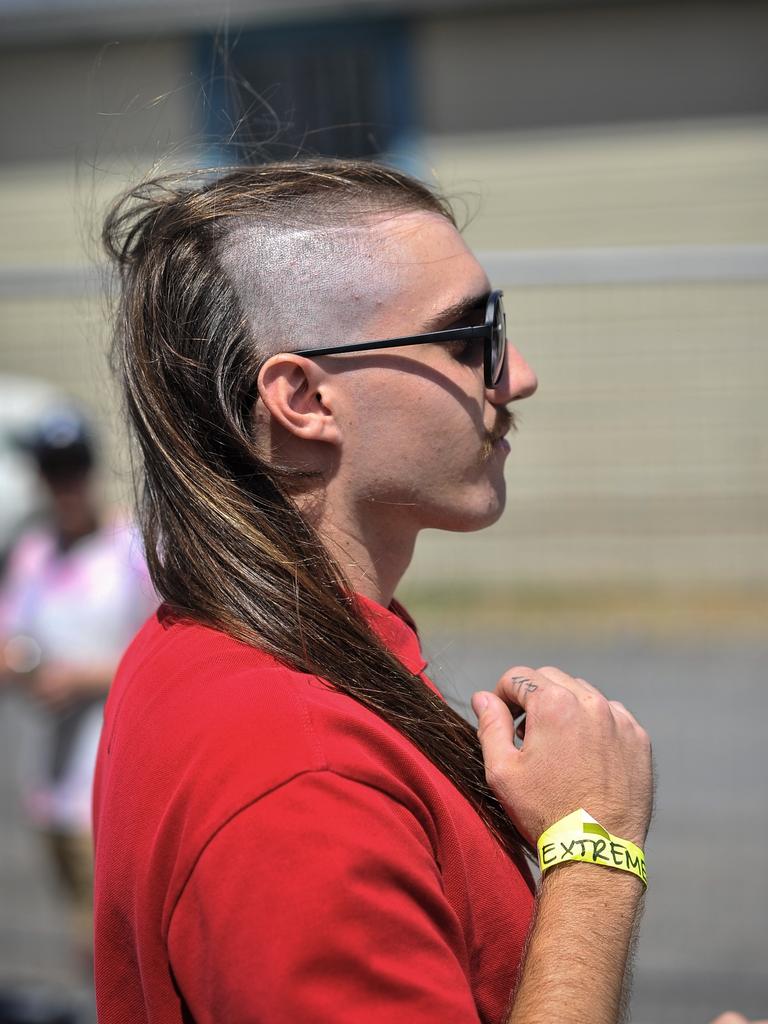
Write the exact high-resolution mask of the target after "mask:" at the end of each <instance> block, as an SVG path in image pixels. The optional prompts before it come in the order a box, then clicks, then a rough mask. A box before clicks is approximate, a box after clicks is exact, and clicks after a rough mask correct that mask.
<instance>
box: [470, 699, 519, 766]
mask: <svg viewBox="0 0 768 1024" xmlns="http://www.w3.org/2000/svg"><path fill="white" fill-rule="evenodd" d="M472 709H473V710H474V712H475V714H476V715H477V735H478V738H479V740H480V746H481V747H482V749H483V760H484V761H485V764H486V766H488V765H489V764H495V765H499V764H503V763H504V761H505V760H507V759H508V758H510V757H519V756H520V751H519V750H518V749H517V747H516V746H515V720H514V718H513V717H512V712H511V711H510V710H509V708H508V707H507V705H506V704H505V703H504V701H503V700H501V699H500V698H499V697H497V696H496V694H495V693H488V692H486V691H485V690H480V691H479V692H478V693H475V694H473V695H472Z"/></svg>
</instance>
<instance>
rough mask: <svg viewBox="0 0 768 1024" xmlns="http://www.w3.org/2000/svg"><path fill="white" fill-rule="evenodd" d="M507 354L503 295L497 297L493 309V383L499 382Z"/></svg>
mask: <svg viewBox="0 0 768 1024" xmlns="http://www.w3.org/2000/svg"><path fill="white" fill-rule="evenodd" d="M506 354H507V321H506V317H505V316H504V306H503V305H502V303H501V297H500V296H499V297H497V299H496V307H495V309H494V311H493V334H492V336H491V375H492V377H493V383H494V384H498V382H499V378H500V377H501V372H502V370H503V369H504V357H505V356H506Z"/></svg>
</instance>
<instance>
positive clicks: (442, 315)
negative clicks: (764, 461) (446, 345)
mask: <svg viewBox="0 0 768 1024" xmlns="http://www.w3.org/2000/svg"><path fill="white" fill-rule="evenodd" d="M489 295H490V292H482V293H481V294H479V295H471V296H467V298H464V299H460V300H459V301H458V302H454V303H453V305H451V306H446V308H445V309H443V310H441V311H440V312H439V313H436V314H435V316H433V317H430V318H429V320H427V322H426V323H425V324H424V325H423V327H422V330H423V331H424V332H425V333H427V332H429V331H438V330H440V328H441V327H450V326H451V325H452V324H455V323H456V322H457V321H458V320H463V319H464V317H465V316H466V315H467V313H471V312H472V311H473V310H475V309H478V308H479V307H480V306H484V305H485V303H486V302H487V301H488V296H489Z"/></svg>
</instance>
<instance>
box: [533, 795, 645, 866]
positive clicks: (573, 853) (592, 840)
mask: <svg viewBox="0 0 768 1024" xmlns="http://www.w3.org/2000/svg"><path fill="white" fill-rule="evenodd" d="M538 849H539V867H540V868H541V870H542V872H544V871H546V870H547V869H548V868H553V867H554V866H555V865H556V864H564V863H565V862H566V861H569V860H580V861H583V862H584V863H586V864H600V865H601V866H602V867H604V868H617V869H618V870H619V871H629V872H630V874H632V875H637V877H638V878H639V879H640V880H641V882H642V883H643V885H648V875H647V874H646V871H645V854H644V853H643V851H642V850H641V849H640V847H639V846H635V844H634V843H630V841H629V840H628V839H619V837H618V836H612V835H611V833H610V832H607V831H606V830H605V829H604V828H603V826H602V825H600V824H598V822H596V821H595V819H594V818H593V817H592V815H591V814H589V813H588V812H587V811H585V810H584V808H583V807H582V808H580V809H579V810H578V811H574V812H573V814H568V815H566V816H565V817H564V818H561V819H560V821H556V822H555V824H554V825H550V827H549V828H548V829H547V830H546V832H542V834H541V835H540V836H539V842H538Z"/></svg>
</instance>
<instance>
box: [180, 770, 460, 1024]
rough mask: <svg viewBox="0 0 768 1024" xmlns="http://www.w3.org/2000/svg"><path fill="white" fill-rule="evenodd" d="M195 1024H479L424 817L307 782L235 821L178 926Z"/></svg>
mask: <svg viewBox="0 0 768 1024" xmlns="http://www.w3.org/2000/svg"><path fill="white" fill-rule="evenodd" d="M168 946H169V953H170V961H171V966H172V969H173V973H174V977H175V980H176V983H177V985H178V988H179V990H180V992H181V994H182V997H183V999H184V1001H185V1002H186V1004H187V1007H188V1009H189V1011H190V1013H191V1016H192V1017H193V1018H194V1020H195V1021H196V1022H197V1024H214V1021H222V1020H231V1021H239V1022H246V1021H247V1022H251V1021H253V1022H256V1021H258V1022H263V1024H296V1021H312V1022H313V1024H353V1022H354V1024H359V1022H360V1021H366V1024H402V1022H403V1021H408V1022H409V1024H478V1021H479V1017H478V1014H477V1009H476V1006H475V1002H474V999H473V997H472V992H471V990H470V986H469V981H468V976H467V972H468V967H467V950H466V947H465V942H464V936H463V933H462V929H461V925H460V922H459V920H458V918H457V916H456V914H455V912H454V910H453V908H452V907H451V905H450V903H449V902H448V901H447V899H446V897H445V895H444V892H443V888H442V883H441V876H440V870H439V866H438V864H437V862H436V860H435V856H434V853H433V851H432V848H431V846H430V843H429V841H428V838H427V836H426V834H425V832H424V830H423V828H422V827H421V826H420V825H419V823H418V821H417V820H416V818H415V816H414V815H413V814H412V813H411V812H410V811H409V810H407V809H406V808H405V807H403V806H402V805H401V804H400V803H399V802H398V801H396V800H394V799H392V798H391V797H389V796H388V795H386V794H385V793H383V792H381V791H380V790H378V789H376V788H374V787H372V786H369V785H367V784H365V783H361V782H358V781H354V780H352V779H349V778H346V777H343V776H340V775H338V774H336V773H334V772H332V771H326V770H323V771H317V772H309V773H307V774H305V775H301V776H298V777H297V778H295V779H293V780H291V781H290V782H287V783H285V784H284V785H282V786H281V787H279V788H278V789H276V790H274V791H272V792H271V793H269V794H267V795H266V796H263V797H262V798H260V799H259V800H258V801H256V802H255V803H253V804H251V805H250V806H249V807H248V808H247V809H245V810H243V811H241V812H240V813H239V814H238V815H237V816H236V817H235V818H233V819H232V820H231V821H229V822H228V823H227V824H226V825H225V826H224V827H223V828H222V829H221V830H220V831H219V832H218V833H217V835H216V836H215V837H214V838H213V839H212V841H211V842H210V843H209V845H208V846H207V847H206V849H205V850H204V852H203V854H202V855H201V857H200V858H199V860H198V862H197V864H196V866H195V869H194V871H193V873H192V875H191V878H190V879H189V881H188V883H187V885H186V886H185V888H184V891H183V893H182V895H181V898H180V900H179V902H178V904H177V906H176V909H175V911H174V913H173V916H172V920H171V925H170V929H169V936H168Z"/></svg>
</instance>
